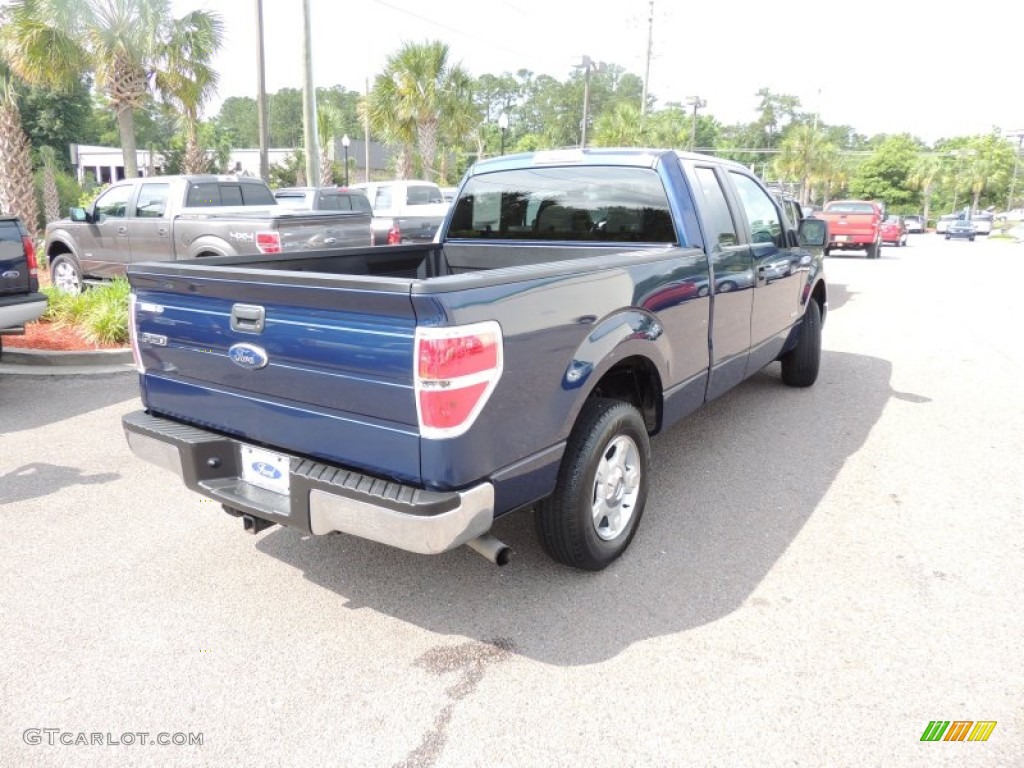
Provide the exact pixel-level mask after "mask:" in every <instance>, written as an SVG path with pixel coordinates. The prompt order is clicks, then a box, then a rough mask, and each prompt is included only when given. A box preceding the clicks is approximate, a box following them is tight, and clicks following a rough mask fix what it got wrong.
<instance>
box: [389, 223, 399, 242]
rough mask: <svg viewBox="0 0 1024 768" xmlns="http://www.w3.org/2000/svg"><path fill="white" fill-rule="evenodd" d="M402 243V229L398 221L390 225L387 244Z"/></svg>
mask: <svg viewBox="0 0 1024 768" xmlns="http://www.w3.org/2000/svg"><path fill="white" fill-rule="evenodd" d="M401 244H402V230H401V229H399V227H398V223H397V222H396V223H395V224H392V225H391V229H389V230H388V245H401Z"/></svg>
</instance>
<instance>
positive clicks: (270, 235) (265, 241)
mask: <svg viewBox="0 0 1024 768" xmlns="http://www.w3.org/2000/svg"><path fill="white" fill-rule="evenodd" d="M256 247H257V248H259V250H260V253H280V252H281V233H280V232H257V233H256Z"/></svg>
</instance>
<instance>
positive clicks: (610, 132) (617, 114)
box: [593, 102, 646, 147]
mask: <svg viewBox="0 0 1024 768" xmlns="http://www.w3.org/2000/svg"><path fill="white" fill-rule="evenodd" d="M645 143H646V142H645V133H644V127H643V126H642V125H641V121H640V105H639V104H636V105H633V104H627V103H626V102H621V103H619V104H616V105H615V107H614V108H613V109H611V110H606V111H605V113H604V114H603V115H601V117H600V118H598V120H597V124H596V125H595V126H594V141H593V144H594V146H598V147H639V146H642V145H643V144H645Z"/></svg>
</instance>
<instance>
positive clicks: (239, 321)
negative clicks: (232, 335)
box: [231, 304, 266, 333]
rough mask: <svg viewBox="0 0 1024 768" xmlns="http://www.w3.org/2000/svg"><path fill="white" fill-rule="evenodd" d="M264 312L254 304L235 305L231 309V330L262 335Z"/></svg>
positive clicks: (264, 321) (264, 320)
mask: <svg viewBox="0 0 1024 768" xmlns="http://www.w3.org/2000/svg"><path fill="white" fill-rule="evenodd" d="M265 323H266V310H264V309H263V307H261V306H258V305H256V304H235V305H234V306H232V307H231V330H232V331H239V332H241V333H263V327H264V325H265Z"/></svg>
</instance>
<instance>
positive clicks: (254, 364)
mask: <svg viewBox="0 0 1024 768" xmlns="http://www.w3.org/2000/svg"><path fill="white" fill-rule="evenodd" d="M228 357H230V358H231V362H232V363H234V364H235V365H240V366H241V367H242V368H248V369H249V370H251V371H255V370H256V369H257V368H263V367H264V366H266V364H267V363H269V362H270V358H269V357H268V356H267V353H266V351H265V350H264V349H262V348H261V347H257V346H256V345H255V344H232V345H231V347H230V348H229V349H228Z"/></svg>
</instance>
